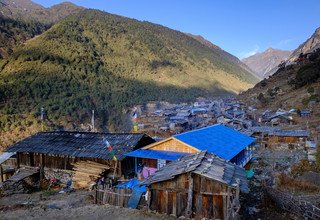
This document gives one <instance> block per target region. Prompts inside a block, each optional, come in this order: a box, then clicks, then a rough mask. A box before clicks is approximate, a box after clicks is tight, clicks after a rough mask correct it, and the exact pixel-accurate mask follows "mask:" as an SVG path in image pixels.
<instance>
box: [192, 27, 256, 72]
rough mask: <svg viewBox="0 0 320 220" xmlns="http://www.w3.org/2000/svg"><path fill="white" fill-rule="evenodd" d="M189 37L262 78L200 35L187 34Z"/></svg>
mask: <svg viewBox="0 0 320 220" xmlns="http://www.w3.org/2000/svg"><path fill="white" fill-rule="evenodd" d="M187 35H188V36H190V37H192V38H194V39H196V40H197V41H199V42H200V43H202V44H203V45H205V46H207V47H209V48H210V49H212V50H214V51H216V52H217V53H219V54H220V56H221V57H222V58H223V59H225V60H228V61H230V62H233V63H236V64H237V65H239V66H240V67H241V68H243V69H245V70H247V71H248V72H250V73H252V74H254V75H256V77H258V78H260V76H259V75H257V74H256V73H255V72H254V71H252V70H251V69H250V68H249V67H248V66H247V65H246V64H245V63H243V62H242V61H241V60H239V59H238V58H237V57H236V56H234V55H232V54H230V53H228V52H226V51H224V50H223V49H221V48H220V47H218V46H217V45H215V44H213V43H211V42H210V41H208V40H207V39H205V38H204V37H202V36H200V35H194V34H190V33H187Z"/></svg>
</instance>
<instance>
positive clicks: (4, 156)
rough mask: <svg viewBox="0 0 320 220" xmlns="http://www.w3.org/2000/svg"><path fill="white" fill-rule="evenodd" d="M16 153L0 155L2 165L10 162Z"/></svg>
mask: <svg viewBox="0 0 320 220" xmlns="http://www.w3.org/2000/svg"><path fill="white" fill-rule="evenodd" d="M15 154H16V153H15V152H4V153H3V154H1V155H0V164H2V163H3V162H5V161H6V160H8V159H9V158H10V157H12V156H13V155H15Z"/></svg>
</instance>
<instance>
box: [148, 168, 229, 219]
mask: <svg viewBox="0 0 320 220" xmlns="http://www.w3.org/2000/svg"><path fill="white" fill-rule="evenodd" d="M193 178H194V179H193V181H194V188H193V196H192V212H193V213H195V214H193V216H192V217H194V218H196V219H201V218H209V219H214V218H215V219H224V218H226V216H227V215H228V213H227V212H228V209H227V207H230V204H231V202H232V201H231V198H232V195H233V194H234V193H235V191H234V190H230V188H228V187H227V185H224V184H221V183H219V182H216V181H212V180H209V179H207V178H205V177H201V176H199V175H193ZM188 186H189V183H188V176H187V175H186V174H184V175H180V176H178V177H176V178H175V179H173V180H169V181H165V182H160V183H156V184H152V185H151V189H150V191H151V203H150V209H151V210H156V211H158V212H160V213H166V214H168V215H170V214H173V215H175V216H177V217H179V216H185V215H186V208H187V198H188Z"/></svg>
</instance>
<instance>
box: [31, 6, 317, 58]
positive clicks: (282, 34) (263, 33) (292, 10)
mask: <svg viewBox="0 0 320 220" xmlns="http://www.w3.org/2000/svg"><path fill="white" fill-rule="evenodd" d="M34 2H37V3H39V4H41V5H44V6H46V7H50V6H51V5H54V4H57V3H60V2H62V1H60V0H34ZM71 2H73V3H75V4H77V5H81V6H84V7H87V8H95V9H100V10H104V11H106V12H109V13H113V14H118V15H123V16H126V17H130V18H135V19H138V20H146V21H150V22H153V23H157V24H161V25H164V26H167V27H170V28H173V29H175V30H179V31H182V32H189V33H193V34H199V35H202V36H203V37H205V38H206V39H208V40H210V41H211V42H212V43H214V44H216V45H218V46H220V47H221V48H222V49H224V50H226V51H228V52H230V53H232V54H234V55H236V56H238V57H240V58H243V57H246V56H249V55H253V54H254V53H256V52H262V51H264V50H266V49H267V48H269V47H273V48H278V49H284V50H293V49H295V48H297V47H298V46H299V44H301V43H303V42H304V41H305V40H306V39H307V38H308V37H310V36H311V35H312V33H313V32H314V31H315V29H316V28H317V27H320V1H319V0H71Z"/></svg>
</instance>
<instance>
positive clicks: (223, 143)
mask: <svg viewBox="0 0 320 220" xmlns="http://www.w3.org/2000/svg"><path fill="white" fill-rule="evenodd" d="M174 137H175V138H176V139H178V140H180V141H182V142H184V143H186V144H188V145H190V146H192V147H194V148H197V149H199V150H207V151H208V152H210V153H213V154H215V155H217V156H219V157H221V158H224V159H226V160H231V159H232V158H233V157H234V156H236V155H237V154H238V153H240V152H241V151H242V150H243V149H244V148H246V147H247V146H249V145H250V144H251V143H253V142H254V141H255V139H254V138H252V137H249V136H247V135H244V134H242V133H240V132H238V131H236V130H234V129H232V128H228V127H226V126H224V125H221V124H216V125H213V126H209V127H205V128H200V129H198V130H193V131H188V132H185V133H182V134H177V135H174Z"/></svg>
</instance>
